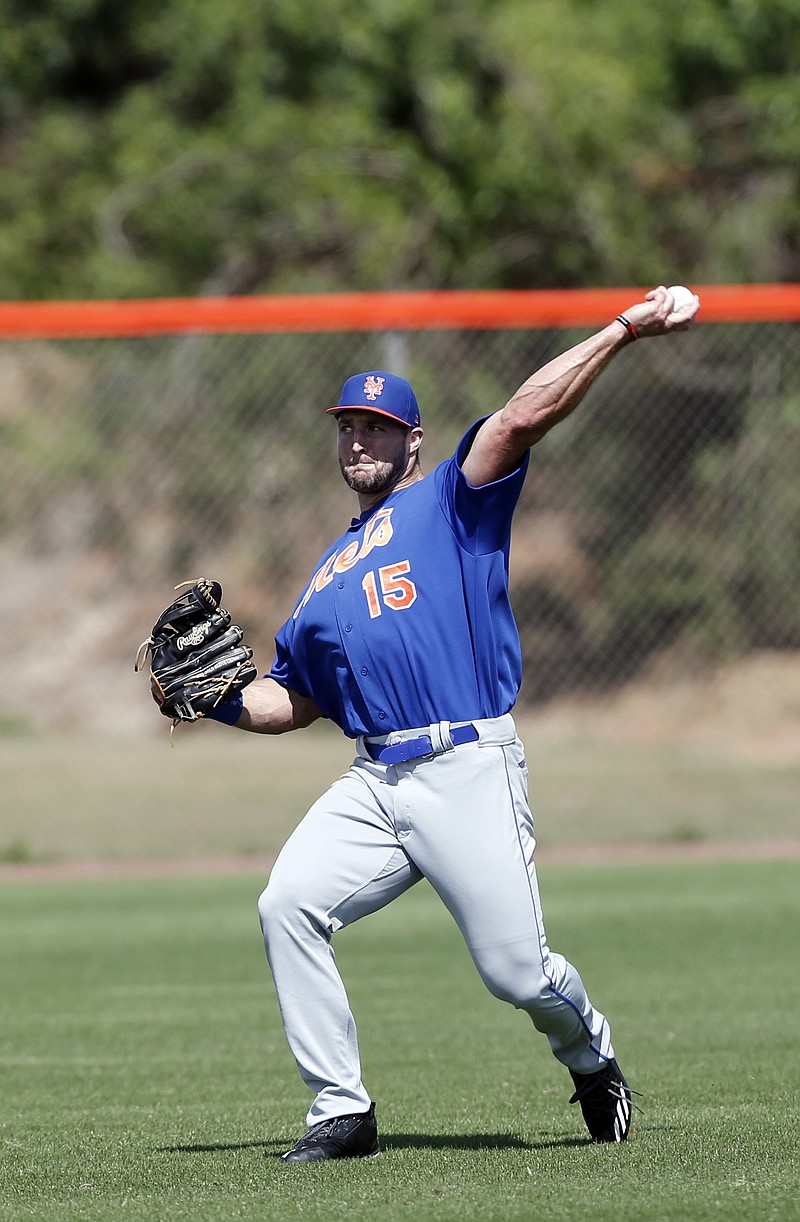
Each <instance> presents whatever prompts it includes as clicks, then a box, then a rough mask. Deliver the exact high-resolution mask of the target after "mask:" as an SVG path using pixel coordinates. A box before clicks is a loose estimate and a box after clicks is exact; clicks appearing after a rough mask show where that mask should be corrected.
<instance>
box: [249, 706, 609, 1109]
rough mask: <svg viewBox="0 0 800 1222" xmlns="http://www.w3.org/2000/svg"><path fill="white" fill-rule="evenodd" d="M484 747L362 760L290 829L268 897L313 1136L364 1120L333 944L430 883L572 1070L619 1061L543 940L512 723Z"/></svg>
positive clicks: (441, 729) (574, 981)
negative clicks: (309, 1094)
mask: <svg viewBox="0 0 800 1222" xmlns="http://www.w3.org/2000/svg"><path fill="white" fill-rule="evenodd" d="M473 724H474V725H475V726H476V728H477V729H478V732H479V739H478V741H477V742H475V743H466V744H464V745H463V746H459V747H455V748H453V747H450V748H449V749H448V742H449V741H450V740H449V735H448V723H440V724H439V725H438V726H431V727H427V726H426V727H423V728H422V729H415V730H409V731H407V732H404V733H402V734H392V735H389V736H388V739H385V740H384V739H381V740H370V741H371V742H374V741H379V742H385V741H388V742H395V741H397V740H399V739H402V738H410V737H417V736H419V735H420V734H425V733H429V734H431V735H432V738H433V741H434V742H436V743H437V746H438V747H441V748H442V750H441V753H440V754H437V755H434V756H433V757H430V756H426V757H424V758H422V759H417V760H411V761H409V762H407V763H401V764H396V765H389V766H386V765H383V764H379V763H375V762H373V760H372V759H371V758H370V757H369V755H368V752H367V749H366V747H365V745H364V741H363V740H362V739H359V740H358V744H357V745H358V752H359V754H358V756H357V758H356V759H355V760H354V761H353V764H352V765H351V767H350V768H349V770H348V771H347V772H346V773H345V774H344V775H343V776H341V777H340V778H339V779H338V780H337V781H336V782H335V783H334V784H333V785H332V786H331V788H330V789H329V790H328V792H327V793H325V794H324V795H323V796H322V797H321V798H320V799H319V800H318V801H317V802H315V804H314V805H313V806H312V807H311V809H310V811H309V812H308V814H307V815H306V816H305V818H304V819H303V820H302V822H301V823H300V824H299V825H298V827H297V828H296V829H295V831H294V832H293V833H292V835H291V836H290V838H289V839H288V841H287V842H286V845H285V846H284V848H283V850H282V852H281V853H280V855H279V857H278V860H277V861H276V863H275V866H274V869H273V870H272V874H271V876H270V880H269V883H268V885H267V887H266V889H265V890H264V892H263V894H262V895H261V897H260V899H259V915H260V919H261V927H262V930H263V933H264V941H265V945H266V949H267V956H268V958H269V963H270V966H271V968H272V973H273V977H274V980H275V987H276V990H277V994H278V1002H279V1005H280V1009H281V1016H282V1019H283V1024H284V1028H285V1031H286V1036H287V1039H288V1041H289V1046H290V1048H291V1050H292V1052H293V1054H294V1056H295V1059H296V1060H297V1064H298V1067H299V1069H300V1074H301V1076H302V1078H303V1081H304V1082H305V1083H306V1085H307V1086H308V1087H309V1088H310V1089H311V1090H312V1091H313V1092H314V1095H315V1099H314V1102H313V1104H312V1106H311V1109H310V1111H309V1113H308V1117H307V1120H308V1124H309V1126H311V1125H314V1124H317V1123H318V1122H319V1121H321V1120H327V1119H330V1118H331V1117H334V1116H339V1115H344V1114H347V1113H351V1112H360V1111H366V1110H367V1109H368V1108H369V1105H370V1095H369V1093H368V1091H367V1090H366V1089H365V1087H364V1084H363V1082H362V1080H361V1063H360V1058H359V1052H358V1043H357V1039H356V1028H355V1022H354V1020H353V1015H352V1013H351V1011H350V1006H349V1003H348V1000H347V994H346V993H345V989H344V985H343V983H342V980H341V977H340V975H339V972H338V970H337V967H336V962H335V957H334V953H333V948H332V945H331V939H332V935H333V934H334V933H335V932H336V931H337V930H338V929H342V928H344V927H345V926H347V925H351V924H352V923H353V922H354V921H357V920H359V918H361V917H363V916H367V915H368V914H369V913H371V912H376V911H378V909H380V908H382V907H384V905H386V904H388V903H389V902H390V901H391V900H393V899H395V898H396V897H397V896H399V895H402V893H403V892H404V891H407V890H408V888H409V887H411V886H413V885H414V883H416V882H419V880H420V879H421V878H423V877H424V878H427V879H428V880H429V882H430V883H431V885H432V886H433V888H434V889H435V890H436V892H437V893H438V895H439V896H440V898H441V899H442V901H443V902H444V904H445V906H446V907H447V909H448V910H449V912H450V913H451V914H452V916H453V917H454V918H455V920H456V922H457V924H458V927H459V929H460V930H461V932H462V934H463V936H464V939H465V941H466V943H467V946H468V948H469V951H470V953H471V955H472V958H473V960H474V961H475V965H476V967H477V969H478V971H479V973H480V975H481V977H482V979H483V980H484V982H485V984H486V986H487V988H489V990H490V991H491V992H492V993H493V994H494V995H495V996H496V997H499V998H501V999H502V1000H504V1001H508V1002H510V1003H511V1004H512V1005H514V1006H516V1007H517V1008H518V1009H521V1010H525V1011H526V1012H527V1013H528V1014H529V1015H530V1017H531V1019H532V1021H533V1024H534V1026H535V1027H536V1028H537V1030H539V1031H542V1032H544V1034H546V1036H547V1038H548V1039H549V1041H550V1045H551V1047H552V1050H553V1053H554V1054H555V1056H556V1057H557V1058H558V1060H559V1061H561V1062H562V1063H563V1064H564V1065H566V1066H567V1067H568V1068H570V1069H573V1070H575V1071H576V1072H578V1073H592V1072H593V1071H594V1070H596V1069H597V1068H598V1067H600V1066H601V1065H602V1064H603V1063H604V1061H605V1060H606V1059H608V1058H610V1057H613V1055H614V1050H613V1047H612V1044H611V1033H610V1030H609V1026H608V1023H607V1021H606V1019H605V1018H604V1016H603V1015H602V1014H601V1013H600V1012H599V1011H598V1010H595V1009H594V1008H593V1007H592V1005H591V1003H590V1001H589V998H588V997H587V995H586V990H585V989H584V986H583V983H582V981H581V978H580V976H579V975H578V973H577V971H576V970H575V968H574V967H572V965H571V964H570V963H568V962H567V961H566V959H564V958H563V956H562V955H558V954H554V953H553V952H551V951H550V949H549V948H548V945H547V939H546V935H545V929H544V922H543V919H542V910H541V904H540V901H539V890H538V885H537V880H536V870H535V867H534V861H533V855H534V848H535V840H534V831H533V817H532V815H531V811H530V808H529V806H528V795H527V768H526V765H525V757H524V751H523V747H522V744H521V742H520V741H519V739H518V738H517V736H516V729H515V726H514V721H513V718H512V717H511V715H510V714H507V715H506V716H504V717H498V718H493V719H489V720H484V721H476V722H474V723H473Z"/></svg>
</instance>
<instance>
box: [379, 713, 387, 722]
mask: <svg viewBox="0 0 800 1222" xmlns="http://www.w3.org/2000/svg"><path fill="white" fill-rule="evenodd" d="M378 720H379V721H385V720H386V714H385V713H384V712H383V711H381V712H380V713H379V714H378Z"/></svg>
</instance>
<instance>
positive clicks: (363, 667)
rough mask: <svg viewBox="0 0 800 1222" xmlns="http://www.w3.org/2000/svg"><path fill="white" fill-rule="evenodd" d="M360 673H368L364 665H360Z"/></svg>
mask: <svg viewBox="0 0 800 1222" xmlns="http://www.w3.org/2000/svg"><path fill="white" fill-rule="evenodd" d="M361 673H362V675H368V674H369V671H368V670H367V668H366V666H362V667H361Z"/></svg>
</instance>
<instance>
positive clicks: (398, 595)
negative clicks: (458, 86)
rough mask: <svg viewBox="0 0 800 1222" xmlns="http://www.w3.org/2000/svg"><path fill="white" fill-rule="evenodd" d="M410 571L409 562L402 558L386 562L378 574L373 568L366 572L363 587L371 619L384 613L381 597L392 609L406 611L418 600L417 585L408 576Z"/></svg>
mask: <svg viewBox="0 0 800 1222" xmlns="http://www.w3.org/2000/svg"><path fill="white" fill-rule="evenodd" d="M410 572H411V565H410V564H409V562H408V561H407V560H401V561H400V563H399V564H385V565H384V566H383V568H381V569H378V572H377V575H376V574H375V572H374V571H373V570H370V571H369V573H365V574H364V580H363V581H362V582H361V588H362V590H363V591H364V593H365V594H366V596H367V606H368V607H369V616H370V619H377V617H378V616H379V615H381V614H382V613H383V607H382V606H381V597H382V599H383V602H384V603H385V605H386V606H387V607H391V609H392V611H405V609H406V608H407V607H410V606H411V604H412V603H414V602H416V601H417V587H416V586H415V585H414V582H413V581H411V580H410V579H409V578H408V577H407V576H406V574H407V573H410ZM379 589H380V593H379Z"/></svg>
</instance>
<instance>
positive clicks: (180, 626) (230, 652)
mask: <svg viewBox="0 0 800 1222" xmlns="http://www.w3.org/2000/svg"><path fill="white" fill-rule="evenodd" d="M181 585H186V586H191V589H189V590H187V591H186V593H185V594H181V595H180V597H179V598H176V599H175V601H174V602H173V603H170V605H169V606H168V607H167V609H166V611H164V612H162V614H161V615H160V616H159V617H158V619H157V620H156V622H155V624H154V625H153V630H152V632H151V633H150V636H149V637H148V638H147V640H146V641H143V642H142V644H141V645H140V646H139V651H138V653H137V655H136V665H135V667H134V669H135V670H137V671H139V670H142V669H143V667H144V665H145V663H146V661H147V659H148V658H149V660H150V687H151V690H152V692H153V699H154V700H155V702H156V704H157V705H158V707H159V708H160V709H161V712H162V713H163V714H164V716H165V717H171V718H172V724H173V727H174V726H176V725H177V724H178V722H179V721H196V720H197V718H198V717H205V716H207V715H208V713H209V712H210V711H211V710H212V709H214V708H216V707H217V705H220V704H222V703H223V702H224V701H225V700H229V699H230V698H231V696H235V695H236V694H237V693H238V692H240V691H241V690H242V689H243V688H245V687H247V685H248V683H252V682H253V680H254V679H255V678H256V677H257V675H258V671H257V670H256V667H255V666H254V665H253V663H252V661H251V659H252V657H253V651H252V649H251V648H250V647H249V645H243V644H242V643H241V641H242V636H243V633H242V630H241V628H239V627H238V626H237V625H236V624H232V623H231V617H230V614H229V612H227V611H226V610H225V608H224V607H222V606H221V605H220V603H221V599H222V586H221V585H220V583H219V582H218V581H209V580H208V579H207V578H205V577H198V578H197V580H196V581H191V582H190V581H185V582H182V583H181ZM180 588H181V587H180V586H176V587H175V589H176V590H178V589H180Z"/></svg>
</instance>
